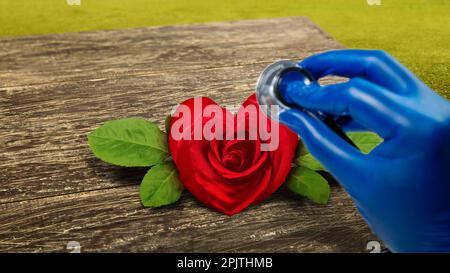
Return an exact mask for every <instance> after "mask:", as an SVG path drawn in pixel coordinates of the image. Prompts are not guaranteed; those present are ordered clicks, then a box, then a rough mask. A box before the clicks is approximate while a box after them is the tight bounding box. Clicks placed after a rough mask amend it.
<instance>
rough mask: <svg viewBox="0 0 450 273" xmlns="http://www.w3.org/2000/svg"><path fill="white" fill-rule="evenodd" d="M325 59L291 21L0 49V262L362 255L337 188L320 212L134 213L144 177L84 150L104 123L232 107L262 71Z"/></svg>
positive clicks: (15, 41) (303, 25) (300, 21)
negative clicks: (57, 256)
mask: <svg viewBox="0 0 450 273" xmlns="http://www.w3.org/2000/svg"><path fill="white" fill-rule="evenodd" d="M335 48H342V46H341V45H339V43H337V42H336V41H334V40H333V39H331V38H330V37H329V36H327V35H326V34H325V33H323V32H322V31H321V30H320V29H319V28H317V27H316V26H315V25H314V24H312V23H311V22H310V21H309V20H307V19H305V18H302V17H293V18H284V19H269V20H253V21H240V22H226V23H211V24H197V25H188V26H169V27H156V28H141V29H127V30H113V31H97V32H85V33H70V34H59V35H47V36H32V37H19V38H8V39H1V40H0V170H1V172H0V227H1V228H0V251H64V248H65V246H66V244H67V242H68V241H72V240H75V241H79V242H80V243H81V245H82V247H83V250H84V251H198V252H206V251H256V252H258V251H289V252H290V251H293V252H297V251H357V252H360V251H365V244H366V242H367V241H369V240H373V239H375V237H374V236H373V235H372V234H371V233H370V231H369V230H368V229H367V227H366V225H365V224H364V222H363V221H362V219H361V218H360V216H359V215H358V214H357V212H356V210H355V208H354V206H353V204H352V203H351V201H350V199H349V198H348V196H347V195H346V194H345V192H343V190H342V189H341V188H339V187H337V186H335V187H334V188H333V193H332V198H331V200H330V203H329V205H327V206H317V205H312V204H310V203H309V202H307V201H305V200H303V199H300V198H298V197H296V196H293V195H291V194H289V193H287V192H286V191H285V190H280V191H279V192H278V193H276V194H274V195H273V196H272V197H271V198H270V199H268V200H267V201H265V202H264V203H263V204H262V205H260V206H256V207H253V208H250V209H248V210H246V211H245V212H243V213H241V214H238V215H235V216H233V217H228V216H224V215H221V214H218V213H216V212H214V211H212V210H210V209H207V208H204V207H203V206H202V205H201V204H199V203H198V202H197V201H195V200H194V199H193V197H192V196H191V195H190V194H189V193H185V194H184V195H183V197H182V199H181V200H180V201H179V202H178V203H177V204H175V205H173V206H169V207H167V208H161V209H145V208H143V207H142V206H141V205H140V203H139V196H138V186H137V185H138V184H139V182H140V179H141V178H142V177H143V175H144V173H145V171H146V170H145V169H142V168H138V169H127V168H120V167H114V166H110V165H108V164H105V163H102V162H100V161H99V160H97V159H95V158H94V156H93V155H92V153H91V152H90V151H89V149H88V147H87V143H86V134H87V133H88V132H90V131H91V130H93V129H94V128H96V127H98V126H99V125H100V124H102V123H103V122H105V121H107V120H111V119H117V118H122V117H132V116H140V117H144V118H147V119H149V120H152V121H155V122H157V123H158V124H159V125H160V126H161V127H162V125H163V124H162V123H163V121H164V118H165V116H166V115H167V114H168V113H169V112H170V110H171V107H172V106H174V105H176V104H178V103H180V102H181V101H182V100H184V99H187V98H190V97H193V96H202V95H203V96H209V97H211V98H213V99H214V100H216V101H217V102H218V103H221V104H237V103H240V102H242V101H243V100H244V99H245V98H246V97H247V96H248V95H250V94H251V93H252V92H253V89H254V84H255V82H256V79H257V77H258V75H259V73H260V71H261V70H262V69H263V68H264V67H265V65H267V64H268V63H270V62H272V61H274V60H276V59H284V58H288V59H302V58H304V57H306V56H308V55H310V54H313V53H316V52H319V51H323V50H327V49H335ZM332 81H334V80H332Z"/></svg>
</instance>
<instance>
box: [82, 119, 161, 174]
mask: <svg viewBox="0 0 450 273" xmlns="http://www.w3.org/2000/svg"><path fill="white" fill-rule="evenodd" d="M88 142H89V146H90V147H91V150H92V152H93V153H94V154H95V156H97V157H98V158H100V159H101V160H103V161H105V162H108V163H111V164H114V165H119V166H125V167H146V166H152V165H155V164H157V163H160V162H162V161H164V159H165V158H166V157H167V155H168V152H167V140H166V136H165V134H164V133H163V132H161V130H159V128H158V126H156V125H155V124H153V123H151V122H149V121H146V120H144V119H141V118H127V119H119V120H113V121H108V122H106V123H105V124H104V125H103V126H101V127H99V128H97V129H96V130H94V131H93V132H91V133H90V134H89V135H88Z"/></svg>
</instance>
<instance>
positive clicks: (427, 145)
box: [280, 50, 450, 252]
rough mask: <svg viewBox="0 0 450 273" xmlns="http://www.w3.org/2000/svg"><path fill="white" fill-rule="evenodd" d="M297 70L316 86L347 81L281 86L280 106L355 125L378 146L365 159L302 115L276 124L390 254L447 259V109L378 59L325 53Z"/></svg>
mask: <svg viewBox="0 0 450 273" xmlns="http://www.w3.org/2000/svg"><path fill="white" fill-rule="evenodd" d="M300 65H301V66H302V67H304V68H306V69H307V70H309V71H310V72H311V73H312V75H313V76H315V77H316V78H317V79H319V78H321V77H324V76H326V75H338V76H342V77H348V78H350V80H349V81H348V82H345V83H339V84H331V85H326V86H319V85H317V86H314V87H311V88H300V87H299V86H296V84H291V85H286V90H283V94H284V96H285V99H286V100H288V101H291V102H294V103H295V104H296V105H298V106H301V107H303V108H305V109H308V110H310V111H321V112H323V113H327V114H331V115H336V116H339V115H344V116H349V117H351V120H352V122H350V123H349V124H351V126H349V127H348V128H354V127H355V126H354V125H355V124H358V125H362V126H363V127H365V128H367V129H368V130H371V131H374V132H376V133H377V134H378V135H380V136H381V137H382V138H383V139H384V142H383V143H381V144H380V145H379V146H377V147H376V148H375V149H374V150H373V151H372V152H371V153H370V154H368V155H365V154H363V153H361V152H360V151H359V150H357V149H356V148H354V147H352V146H351V145H349V144H348V143H346V142H345V141H343V140H342V139H341V138H339V137H338V136H337V135H336V134H334V133H333V132H332V131H331V130H330V129H329V128H328V127H326V126H325V125H324V124H323V123H322V122H321V121H320V120H318V119H317V118H315V117H313V116H311V115H309V114H307V113H306V112H304V111H301V110H298V109H295V110H289V111H285V112H282V113H281V114H280V120H281V122H282V123H284V124H286V125H288V126H289V127H290V128H291V129H292V130H294V131H296V132H297V133H298V134H299V135H300V136H301V138H302V139H303V141H304V143H305V144H306V146H307V148H308V150H309V151H310V152H311V154H312V155H313V156H314V157H316V158H317V159H318V160H319V161H320V162H321V163H322V164H323V165H324V166H325V167H326V169H327V170H329V171H330V172H331V173H332V174H333V175H334V176H335V177H336V178H337V180H338V181H339V182H340V183H341V185H342V186H343V187H344V189H345V190H346V191H347V192H348V193H349V194H350V196H351V197H352V199H353V201H354V202H355V204H356V206H357V208H358V209H359V211H360V212H361V214H362V216H363V218H364V219H365V220H366V222H367V224H368V225H369V227H370V228H371V229H372V230H373V231H374V232H375V233H376V234H377V235H378V236H379V238H380V239H382V240H383V241H384V243H385V244H386V246H387V247H388V248H389V249H390V250H391V251H396V252H429V251H431V252H438V251H446V252H450V103H449V102H448V101H447V100H446V99H444V98H442V97H440V96H439V95H438V94H437V93H435V92H434V91H433V90H431V89H430V88H429V87H427V86H426V85H425V84H424V83H422V82H421V81H420V80H419V79H418V78H416V77H415V76H414V74H412V73H411V72H410V71H409V70H408V69H406V68H405V67H404V66H403V65H401V64H400V63H399V62H398V61H396V60H395V59H394V58H392V57H391V56H389V55H388V54H386V53H384V52H383V51H365V50H339V51H330V52H326V53H323V54H318V55H315V56H312V57H309V58H307V59H305V60H304V61H303V62H302V63H300ZM301 107H299V108H301ZM356 127H360V126H356ZM348 128H347V129H348Z"/></svg>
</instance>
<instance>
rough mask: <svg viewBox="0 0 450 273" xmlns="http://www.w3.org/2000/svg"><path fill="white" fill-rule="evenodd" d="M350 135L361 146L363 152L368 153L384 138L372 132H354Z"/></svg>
mask: <svg viewBox="0 0 450 273" xmlns="http://www.w3.org/2000/svg"><path fill="white" fill-rule="evenodd" d="M347 135H348V137H349V138H350V139H351V140H352V141H353V142H354V143H355V144H356V146H358V147H359V149H360V150H361V152H363V153H365V154H368V153H370V151H372V150H373V149H374V148H375V147H376V146H378V144H380V143H381V142H383V139H382V138H381V137H379V136H378V135H377V134H375V133H372V132H352V133H348V134H347Z"/></svg>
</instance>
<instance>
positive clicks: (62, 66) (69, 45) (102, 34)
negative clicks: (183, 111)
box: [0, 17, 341, 88]
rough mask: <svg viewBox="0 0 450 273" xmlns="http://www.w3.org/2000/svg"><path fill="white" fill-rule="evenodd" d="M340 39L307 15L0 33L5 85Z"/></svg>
mask: <svg viewBox="0 0 450 273" xmlns="http://www.w3.org/2000/svg"><path fill="white" fill-rule="evenodd" d="M312 37H314V38H313V39H311V38H312ZM339 47H341V45H340V44H339V43H337V42H336V41H335V40H333V39H332V38H331V37H329V36H327V35H326V34H325V33H324V32H323V31H322V30H321V29H320V28H318V27H316V26H315V25H314V24H313V23H311V22H310V21H309V20H307V19H306V18H303V17H291V18H283V19H267V20H249V21H238V22H224V23H209V24H194V25H184V26H163V27H152V28H139V29H123V30H110V31H94V32H84V33H77V34H73V33H67V34H57V35H47V36H30V37H22V38H8V39H2V40H0V60H1V62H0V88H1V87H11V86H17V85H18V86H23V85H30V84H39V83H48V82H54V81H59V82H61V81H69V80H82V79H89V80H95V79H103V78H116V77H117V76H128V75H134V74H140V73H144V74H149V73H157V74H167V73H173V72H174V71H176V70H179V71H186V70H193V71H194V70H201V69H204V68H217V67H223V66H235V65H242V64H254V63H260V62H270V61H273V60H274V59H278V58H281V59H284V58H295V57H297V58H298V57H300V56H304V55H305V54H308V53H311V52H312V51H322V50H326V49H329V48H339Z"/></svg>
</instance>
